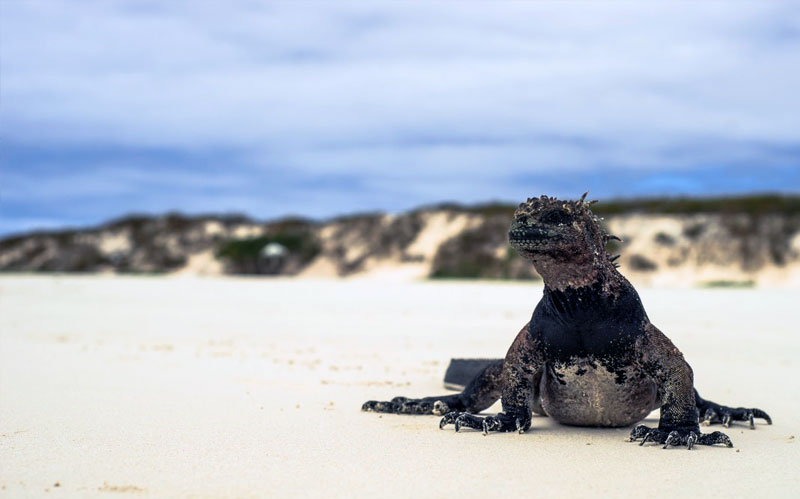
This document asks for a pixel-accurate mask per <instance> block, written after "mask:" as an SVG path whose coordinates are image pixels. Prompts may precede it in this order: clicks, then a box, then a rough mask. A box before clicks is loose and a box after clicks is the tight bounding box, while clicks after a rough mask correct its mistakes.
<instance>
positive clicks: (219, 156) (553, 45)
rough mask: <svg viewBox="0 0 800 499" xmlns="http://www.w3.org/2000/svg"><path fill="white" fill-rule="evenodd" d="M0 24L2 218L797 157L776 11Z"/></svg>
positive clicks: (795, 75) (122, 10)
mask: <svg viewBox="0 0 800 499" xmlns="http://www.w3.org/2000/svg"><path fill="white" fill-rule="evenodd" d="M0 22H1V23H2V30H0V31H1V32H2V33H0V37H2V38H1V40H0V41H2V43H0V56H2V61H3V72H2V85H0V101H2V106H0V124H1V125H2V132H1V133H2V136H3V141H4V144H5V145H6V146H5V147H6V148H11V149H13V151H16V152H17V153H18V152H19V151H22V150H29V151H33V152H31V153H30V154H28V155H20V154H16V155H14V154H12V155H11V156H12V157H11V158H10V159H9V158H8V156H9V155H8V154H6V160H5V161H4V164H3V167H2V168H3V176H4V177H5V179H9V180H8V182H11V183H12V185H13V186H15V187H13V188H9V187H8V185H9V184H8V183H6V187H5V188H3V187H2V186H0V203H2V207H3V211H4V212H5V213H11V215H12V216H19V217H25V218H33V217H30V216H29V215H31V214H32V213H33V212H37V213H38V212H42V211H43V210H44V211H45V212H44V213H40V215H41V216H42V218H47V219H52V218H54V217H55V216H56V215H57V214H58V213H59V212H63V210H62V208H61V206H62V205H60V204H59V203H64V202H66V201H65V199H67V198H69V199H78V198H80V199H84V200H85V201H86V206H87V208H86V209H84V210H76V211H75V213H76V214H75V215H74V216H75V219H76V220H97V219H101V218H104V217H105V216H107V215H109V214H111V213H110V212H113V214H116V213H117V212H124V211H127V210H135V209H154V210H155V209H162V208H164V207H166V208H170V207H171V208H177V209H185V210H193V209H195V208H196V207H197V206H198V205H200V204H203V203H202V202H200V201H201V200H205V205H206V206H208V208H209V210H208V211H211V210H214V209H223V208H225V209H228V208H232V209H236V208H239V209H241V210H245V211H249V210H254V214H255V215H259V216H272V215H278V214H281V213H284V212H287V211H295V210H300V211H303V210H305V211H304V212H305V213H308V214H323V215H324V214H333V213H339V212H341V211H337V209H338V210H347V209H362V208H363V209H389V210H393V209H402V208H405V207H408V206H413V205H415V204H420V203H423V202H433V201H437V200H438V199H439V198H441V199H444V198H449V199H463V200H476V199H487V198H497V197H503V196H511V195H513V196H517V194H518V191H522V190H524V189H530V188H539V189H541V188H556V187H555V186H558V185H563V180H564V179H563V178H559V176H561V177H567V178H569V179H573V180H574V182H575V183H580V182H581V181H582V180H581V179H582V178H585V177H592V178H595V179H596V180H595V181H596V182H597V183H598V186H597V188H596V190H599V191H600V192H609V193H613V192H615V191H614V187H613V184H610V183H609V181H604V180H603V178H604V177H603V174H604V172H605V173H609V172H638V173H636V175H644V176H653V175H661V174H667V173H669V174H678V175H684V176H686V177H687V178H688V177H691V176H692V175H696V177H692V179H691V181H690V182H688V183H687V182H666V183H664V182H644V183H642V184H641V189H642V190H641V192H638V194H647V193H651V192H663V189H664V188H663V186H665V185H667V186H677V187H675V188H676V189H680V186H687V185H700V186H701V187H702V186H706V185H707V181H706V180H702V179H703V178H705V177H704V176H703V175H702V174H696V173H692V172H698V171H701V170H702V171H712V170H713V171H718V170H715V169H719V168H723V167H728V168H729V171H730V172H731V173H732V174H737V173H736V172H743V171H745V169H744V167H743V165H757V167H758V168H762V169H771V170H770V171H771V172H772V174H771V175H768V176H767V177H768V178H776V179H778V180H777V183H776V184H775V185H773V186H767V187H768V188H772V189H786V188H787V183H786V182H781V181H780V179H781V178H785V177H781V175H782V173H781V172H784V171H786V169H787V168H791V167H798V168H800V164H798V163H800V160H799V159H798V154H797V151H798V144H800V112H799V111H800V101H798V100H797V98H796V89H797V88H800V69H797V68H800V8H798V7H797V4H796V3H793V2H776V3H768V2H762V3H730V2H728V3H717V2H714V3H691V4H686V3H681V4H672V3H658V4H655V3H651V2H648V3H647V4H646V5H645V4H635V3H611V4H607V3H580V4H577V3H575V4H573V3H567V4H564V3H534V2H531V3H521V2H515V3H499V2H494V3H492V4H491V5H490V4H488V3H458V4H454V3H451V2H442V3H435V2H434V3H430V2H429V3H423V4H420V3H415V4H406V3H393V2H392V3H390V2H380V3H374V2H369V3H367V2H364V3H350V2H348V3H310V2H302V3H290V2H286V3H277V2H276V3H266V4H264V3H254V2H246V1H242V2H225V3H220V2H179V1H175V2H152V3H141V2H137V3H125V2H121V3H120V2H115V3H107V2H80V3H74V2H72V3H68V2H51V1H45V0H39V1H37V2H6V3H5V4H4V6H3V16H2V19H0ZM98 149H99V150H100V151H102V152H103V154H100V155H98V154H91V153H90V152H91V151H95V150H98ZM76 150H80V151H83V152H82V153H81V154H76V153H75V151H76ZM13 151H12V152H13ZM153 151H160V152H157V153H154V152H153ZM217 170H222V171H223V173H220V172H218V171H217ZM37 171H38V172H41V171H46V172H47V177H48V178H47V179H45V180H44V181H42V182H40V180H42V178H41V176H37V175H36V173H35V172H37ZM676 172H677V173H676ZM131 177H136V179H135V180H131ZM520 178H537V179H539V180H537V182H536V183H535V185H529V184H525V185H519V184H515V182H518V179H520ZM93 179H94V180H93ZM144 179H147V181H146V182H145V181H144ZM571 182H572V180H571ZM207 184H211V185H210V186H209V185H207ZM253 185H258V186H259V187H260V189H261V191H260V199H261V200H260V201H259V193H253V194H252V195H251V194H248V192H249V187H250V186H253ZM737 185H739V184H737ZM48 186H49V187H48ZM659 186H662V187H659ZM739 188H740V189H741V188H742V187H741V186H740V187H739ZM119 189H122V190H124V192H118V191H117V190H119ZM795 189H797V186H795ZM437 192H438V193H440V194H439V196H438V198H437ZM666 192H670V191H669V188H667V189H666ZM633 194H637V193H633ZM309 198H313V199H317V200H318V201H316V202H315V201H312V200H310V199H309ZM25 199H28V200H29V202H28V203H26V202H25ZM237 200H238V201H237ZM124 203H127V204H124ZM170 203H171V204H170ZM34 204H38V205H43V206H36V207H34V206H33V205H34ZM90 207H92V208H90ZM337 207H338V208H337ZM71 209H75V208H74V207H71ZM37 216H39V215H37Z"/></svg>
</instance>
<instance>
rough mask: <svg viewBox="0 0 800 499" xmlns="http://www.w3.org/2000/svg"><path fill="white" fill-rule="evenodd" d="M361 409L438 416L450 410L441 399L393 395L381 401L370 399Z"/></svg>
mask: <svg viewBox="0 0 800 499" xmlns="http://www.w3.org/2000/svg"><path fill="white" fill-rule="evenodd" d="M361 410H362V411H371V412H388V413H392V414H434V415H437V416H440V415H442V414H445V413H447V412H449V411H450V407H449V406H448V405H447V404H446V403H445V402H443V401H441V400H426V399H409V398H406V397H395V398H393V399H392V400H389V401H386V402H381V401H378V400H370V401H367V402H364V405H362V406H361Z"/></svg>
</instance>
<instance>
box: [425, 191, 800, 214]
mask: <svg viewBox="0 0 800 499" xmlns="http://www.w3.org/2000/svg"><path fill="white" fill-rule="evenodd" d="M590 197H591V196H590ZM428 208H429V209H448V210H454V211H461V212H466V213H476V214H482V215H498V214H500V215H507V216H508V217H509V218H510V217H511V215H512V214H513V213H514V210H516V208H517V205H516V204H511V203H499V202H492V203H486V204H479V205H474V206H464V205H460V204H458V203H442V204H438V205H434V206H430V207H428ZM592 211H593V212H595V213H596V214H598V215H600V216H605V215H620V214H626V213H661V214H674V215H689V214H695V213H745V214H753V215H759V214H765V213H782V214H790V215H791V214H799V213H800V196H799V195H796V194H794V195H780V194H761V195H752V196H726V197H701V198H689V197H674V198H672V197H658V198H641V199H611V200H608V201H605V200H601V201H600V202H599V203H597V204H596V205H594V206H592Z"/></svg>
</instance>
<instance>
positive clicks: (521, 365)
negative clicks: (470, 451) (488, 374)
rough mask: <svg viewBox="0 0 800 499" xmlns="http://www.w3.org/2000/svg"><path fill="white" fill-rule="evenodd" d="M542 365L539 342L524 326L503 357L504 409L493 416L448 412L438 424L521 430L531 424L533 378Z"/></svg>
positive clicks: (488, 430)
mask: <svg viewBox="0 0 800 499" xmlns="http://www.w3.org/2000/svg"><path fill="white" fill-rule="evenodd" d="M543 366H544V352H543V349H542V347H541V342H540V341H538V339H536V338H534V337H533V336H532V335H531V333H530V332H529V330H528V327H524V328H523V329H522V331H520V332H519V334H518V335H517V338H516V339H515V340H514V343H513V344H512V345H511V348H510V349H509V350H508V353H507V354H506V358H505V360H504V361H503V371H502V378H501V383H502V403H503V412H501V413H499V414H497V415H496V416H486V417H481V416H474V415H472V414H466V413H462V412H459V411H453V412H450V413H447V414H445V415H444V417H443V418H442V420H441V422H440V423H439V428H444V427H445V426H446V425H448V424H454V425H455V429H456V431H458V430H460V429H461V428H462V427H467V428H473V429H476V430H482V431H483V434H484V435H486V434H487V433H488V432H490V431H504V432H505V431H518V432H520V433H523V432H525V431H527V430H528V429H529V428H530V426H531V406H532V402H533V401H532V398H533V391H534V390H533V382H534V379H535V377H536V373H537V372H538V371H539V370H540V369H542V367H543Z"/></svg>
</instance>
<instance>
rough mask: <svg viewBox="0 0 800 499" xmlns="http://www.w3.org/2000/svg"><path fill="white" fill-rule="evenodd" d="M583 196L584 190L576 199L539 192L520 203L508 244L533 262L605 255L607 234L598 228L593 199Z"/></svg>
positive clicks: (603, 256) (510, 229) (510, 230)
mask: <svg viewBox="0 0 800 499" xmlns="http://www.w3.org/2000/svg"><path fill="white" fill-rule="evenodd" d="M585 198H586V194H584V195H583V196H582V197H581V198H580V199H579V200H577V201H561V200H558V199H556V198H550V197H547V196H541V197H539V198H529V199H528V201H526V202H525V203H521V204H520V205H519V208H517V211H516V212H514V220H512V221H511V227H510V228H509V231H508V239H509V242H510V243H511V246H512V247H513V248H514V249H516V250H517V251H518V252H519V253H520V255H522V256H524V257H526V258H528V259H530V260H533V261H534V262H536V261H537V260H539V259H540V258H547V259H548V260H551V261H564V262H569V261H574V260H576V259H579V260H585V259H586V258H591V259H594V258H597V257H601V258H607V257H606V256H605V254H606V253H605V243H606V240H607V239H608V237H610V236H607V235H606V234H605V232H604V231H603V230H602V229H601V228H600V220H599V219H598V218H597V217H596V216H595V215H594V213H592V210H591V208H590V206H591V204H592V203H587V202H586V201H584V199H585ZM612 237H613V236H612ZM581 257H583V258H581Z"/></svg>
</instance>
